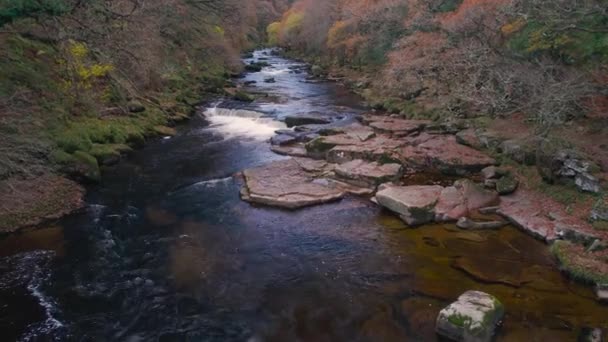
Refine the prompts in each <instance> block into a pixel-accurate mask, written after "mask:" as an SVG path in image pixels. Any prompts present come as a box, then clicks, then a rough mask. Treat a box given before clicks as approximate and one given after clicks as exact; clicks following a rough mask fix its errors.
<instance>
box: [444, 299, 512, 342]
mask: <svg viewBox="0 0 608 342" xmlns="http://www.w3.org/2000/svg"><path fill="white" fill-rule="evenodd" d="M503 316H504V307H503V305H502V303H500V301H498V299H496V298H495V297H494V296H492V295H490V294H487V293H484V292H480V291H467V292H465V293H464V294H462V295H461V296H460V297H458V300H457V301H456V302H454V303H452V304H450V305H449V306H447V307H446V308H444V309H443V310H441V311H440V312H439V316H438V317H437V325H436V331H437V333H438V334H439V335H441V336H444V337H447V338H449V339H450V340H453V341H465V342H483V341H491V340H492V336H493V335H494V331H495V329H496V325H497V324H498V323H499V322H500V320H502V318H503Z"/></svg>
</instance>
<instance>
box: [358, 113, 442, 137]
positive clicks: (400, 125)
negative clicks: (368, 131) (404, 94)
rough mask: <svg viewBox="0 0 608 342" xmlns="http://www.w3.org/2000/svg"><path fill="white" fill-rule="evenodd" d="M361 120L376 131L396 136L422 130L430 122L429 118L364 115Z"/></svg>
mask: <svg viewBox="0 0 608 342" xmlns="http://www.w3.org/2000/svg"><path fill="white" fill-rule="evenodd" d="M363 120H364V122H366V123H367V124H368V125H369V126H370V127H372V128H373V129H374V130H376V131H378V132H382V133H389V134H392V135H397V136H406V135H408V134H411V133H413V132H419V131H422V130H423V129H424V128H425V127H426V126H427V125H430V124H431V123H432V121H430V120H406V119H399V118H392V117H388V116H365V117H364V118H363Z"/></svg>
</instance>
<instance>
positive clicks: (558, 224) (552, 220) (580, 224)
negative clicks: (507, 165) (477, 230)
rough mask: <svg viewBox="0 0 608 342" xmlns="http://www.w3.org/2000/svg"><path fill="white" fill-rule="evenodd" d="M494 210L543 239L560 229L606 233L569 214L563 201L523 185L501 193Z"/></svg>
mask: <svg viewBox="0 0 608 342" xmlns="http://www.w3.org/2000/svg"><path fill="white" fill-rule="evenodd" d="M497 213H498V214H499V215H501V216H503V217H505V218H506V219H507V220H509V221H510V222H511V223H513V224H514V225H516V226H518V227H520V228H521V229H523V230H524V231H526V232H528V233H529V234H531V235H532V236H535V237H537V238H539V239H542V240H545V241H547V242H552V241H554V240H555V239H557V238H558V237H559V236H560V232H562V233H567V232H569V231H572V232H576V235H577V236H587V237H588V238H589V239H596V238H600V239H603V238H602V237H604V238H606V237H608V234H606V233H605V232H602V231H598V230H595V229H594V228H593V226H592V225H591V224H590V223H589V222H588V221H587V219H586V218H581V217H580V216H574V215H570V214H569V213H568V212H567V211H566V209H565V208H564V205H563V204H561V203H558V202H556V201H555V200H553V199H551V198H550V197H547V196H546V195H543V194H541V193H538V192H534V191H530V190H527V189H518V190H517V191H516V192H514V193H512V194H511V195H508V196H502V197H501V200H500V209H499V210H498V211H497ZM590 241H593V240H590Z"/></svg>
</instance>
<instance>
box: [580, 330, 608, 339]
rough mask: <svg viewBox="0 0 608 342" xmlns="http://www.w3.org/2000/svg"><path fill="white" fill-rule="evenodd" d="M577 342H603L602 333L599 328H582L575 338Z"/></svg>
mask: <svg viewBox="0 0 608 342" xmlns="http://www.w3.org/2000/svg"><path fill="white" fill-rule="evenodd" d="M577 341H578V342H604V341H605V340H604V331H603V330H602V329H601V328H583V329H582V330H581V332H580V334H579V336H578V338H577Z"/></svg>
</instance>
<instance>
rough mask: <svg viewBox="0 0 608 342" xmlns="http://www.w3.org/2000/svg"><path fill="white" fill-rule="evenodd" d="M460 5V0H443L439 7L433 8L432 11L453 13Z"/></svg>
mask: <svg viewBox="0 0 608 342" xmlns="http://www.w3.org/2000/svg"><path fill="white" fill-rule="evenodd" d="M461 3H462V0H445V1H442V2H441V3H440V4H439V6H436V7H435V8H433V11H435V12H441V13H443V12H452V11H455V10H456V9H457V8H458V6H460V4H461Z"/></svg>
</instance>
